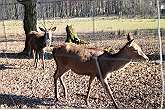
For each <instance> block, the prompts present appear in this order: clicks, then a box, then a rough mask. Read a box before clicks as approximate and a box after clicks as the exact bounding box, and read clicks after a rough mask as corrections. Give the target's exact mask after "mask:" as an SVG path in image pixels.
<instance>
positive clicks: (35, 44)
mask: <svg viewBox="0 0 165 110" xmlns="http://www.w3.org/2000/svg"><path fill="white" fill-rule="evenodd" d="M39 29H40V30H41V31H43V32H44V33H40V32H37V31H31V32H30V33H29V34H28V35H27V36H28V37H29V38H30V40H29V42H28V45H29V48H30V51H29V56H30V54H31V53H30V52H31V51H32V55H33V58H34V65H35V68H37V62H38V59H39V53H41V59H42V68H43V69H44V68H45V62H44V55H45V49H44V48H45V47H47V46H50V45H51V39H52V32H53V31H55V30H56V27H53V28H50V29H46V28H45V29H43V28H41V27H39Z"/></svg>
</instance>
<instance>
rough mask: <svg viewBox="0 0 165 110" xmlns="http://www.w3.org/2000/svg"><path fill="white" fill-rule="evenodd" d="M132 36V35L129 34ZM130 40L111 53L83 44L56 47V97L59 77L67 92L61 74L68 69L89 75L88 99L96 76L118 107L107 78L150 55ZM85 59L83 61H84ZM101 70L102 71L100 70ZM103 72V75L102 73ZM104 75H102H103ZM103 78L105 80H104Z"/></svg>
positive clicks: (54, 51) (54, 52)
mask: <svg viewBox="0 0 165 110" xmlns="http://www.w3.org/2000/svg"><path fill="white" fill-rule="evenodd" d="M128 37H130V36H128ZM127 39H129V41H128V42H127V43H126V44H125V46H124V47H123V48H122V49H120V51H119V52H117V53H115V54H109V53H107V52H105V53H103V52H102V51H101V52H100V51H98V50H97V49H90V48H85V47H84V46H82V45H75V44H66V45H63V46H59V47H55V48H54V49H53V52H52V54H53V57H54V59H55V61H56V65H57V70H56V72H55V74H54V85H55V98H56V99H58V98H57V79H58V78H59V79H60V82H61V84H62V86H63V89H64V95H66V92H65V85H64V84H63V81H62V79H61V76H62V75H63V74H64V73H65V72H66V71H68V70H70V69H71V70H73V71H74V72H75V73H77V74H80V75H88V76H90V79H89V86H88V91H87V97H86V101H88V99H89V94H90V92H91V91H90V86H91V83H92V82H93V80H94V78H95V77H96V76H97V78H98V79H99V80H100V81H101V83H102V85H103V87H104V88H105V89H106V91H107V93H108V95H109V96H110V97H111V98H112V101H113V103H114V105H115V107H116V108H118V105H117V103H116V102H115V99H114V97H113V95H112V91H111V88H110V86H109V85H108V82H107V78H108V76H109V75H110V73H111V72H113V71H116V70H118V69H121V68H123V67H125V65H127V64H129V62H131V60H132V59H147V60H148V57H147V56H146V55H145V54H144V53H143V52H142V50H141V48H140V46H138V45H137V44H136V43H135V42H134V40H133V39H132V40H130V39H131V38H127ZM94 56H97V58H98V60H97V61H98V63H99V67H98V66H97V64H96V62H97V61H96V60H95V58H96V57H94ZM82 59H83V61H82ZM99 69H100V70H101V73H100V72H99V71H98V70H99ZM100 74H101V75H100ZM101 76H102V77H101ZM102 78H103V81H102Z"/></svg>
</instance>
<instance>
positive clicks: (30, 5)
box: [17, 0, 37, 54]
mask: <svg viewBox="0 0 165 110" xmlns="http://www.w3.org/2000/svg"><path fill="white" fill-rule="evenodd" d="M17 1H18V2H19V3H21V4H22V5H24V20H23V24H24V31H25V35H26V40H25V48H24V50H23V53H25V54H28V52H29V51H30V50H29V46H28V41H29V38H28V36H27V34H28V33H29V32H30V31H37V7H36V2H37V0H22V1H21V0H17Z"/></svg>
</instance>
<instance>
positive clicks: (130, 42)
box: [128, 39, 134, 47]
mask: <svg viewBox="0 0 165 110" xmlns="http://www.w3.org/2000/svg"><path fill="white" fill-rule="evenodd" d="M133 42H134V39H132V40H130V41H129V42H128V47H131V46H132V44H133Z"/></svg>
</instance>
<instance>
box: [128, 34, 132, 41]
mask: <svg viewBox="0 0 165 110" xmlns="http://www.w3.org/2000/svg"><path fill="white" fill-rule="evenodd" d="M127 40H128V41H131V40H133V36H132V34H131V33H130V32H129V33H128V34H127Z"/></svg>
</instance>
